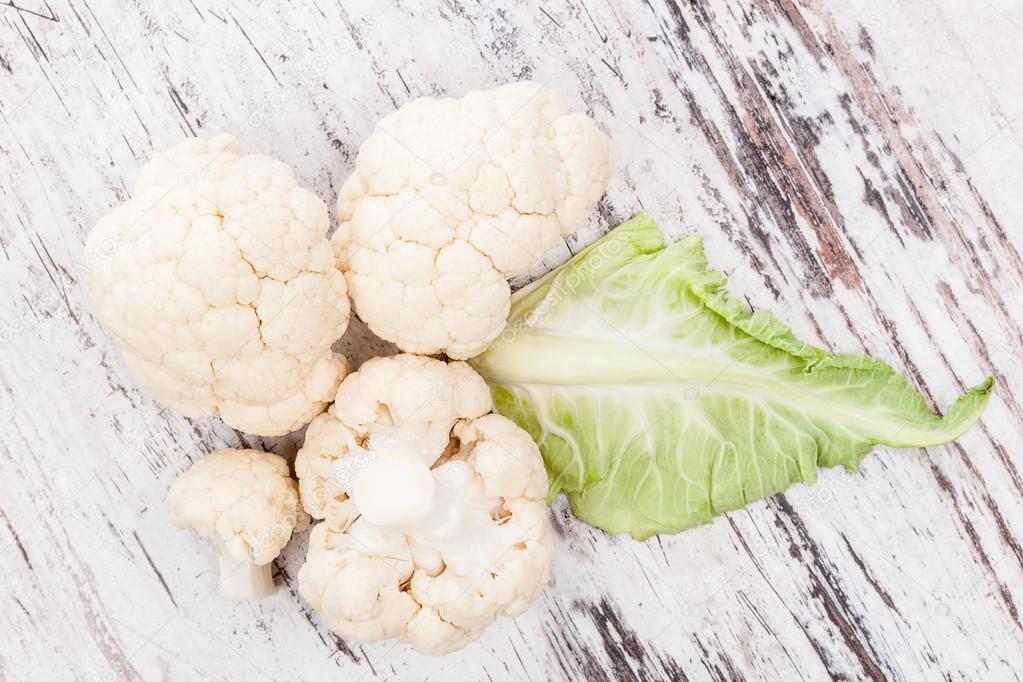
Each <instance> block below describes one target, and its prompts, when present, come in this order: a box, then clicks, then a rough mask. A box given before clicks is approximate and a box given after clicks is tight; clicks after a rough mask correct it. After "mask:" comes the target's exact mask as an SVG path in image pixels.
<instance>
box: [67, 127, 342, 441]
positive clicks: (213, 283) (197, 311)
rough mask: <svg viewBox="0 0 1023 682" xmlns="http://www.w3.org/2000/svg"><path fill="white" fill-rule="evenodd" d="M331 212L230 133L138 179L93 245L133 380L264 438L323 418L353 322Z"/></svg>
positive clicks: (110, 324) (177, 153)
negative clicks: (330, 232) (339, 347)
mask: <svg viewBox="0 0 1023 682" xmlns="http://www.w3.org/2000/svg"><path fill="white" fill-rule="evenodd" d="M328 226H329V222H328V218H327V208H326V205H325V204H324V203H323V201H321V200H320V199H319V198H317V197H316V196H315V195H314V194H312V193H311V192H309V191H308V190H306V189H304V188H302V187H300V186H299V185H298V184H297V182H296V179H295V174H294V172H293V171H292V170H291V168H289V167H288V166H287V165H285V164H283V163H281V162H280V161H276V160H274V159H271V158H269V157H266V156H261V155H256V154H249V155H245V154H243V153H242V150H241V146H240V145H239V143H238V141H237V140H236V139H235V138H233V137H231V136H229V135H220V136H217V137H213V138H211V139H208V140H206V139H199V138H193V139H188V140H185V141H183V142H181V143H180V144H178V145H176V146H175V147H173V148H171V149H170V150H168V151H166V152H164V153H160V154H157V155H156V156H154V157H153V159H152V160H150V161H149V162H148V163H147V164H146V165H145V166H144V167H143V168H142V170H141V172H140V174H139V178H138V181H137V182H136V185H135V189H134V192H133V194H132V197H131V198H130V199H129V200H128V201H127V202H125V203H124V204H122V205H120V206H118V207H117V208H115V209H114V210H113V211H112V212H111V213H109V214H108V215H106V216H105V217H103V218H102V219H101V220H100V221H99V222H98V223H97V225H96V226H95V227H94V228H93V230H92V231H91V233H90V234H89V238H88V240H87V242H86V246H85V259H84V266H85V272H86V276H85V282H86V285H87V286H88V288H89V292H90V294H91V296H92V299H93V302H94V308H95V312H96V315H97V317H98V318H99V320H100V322H101V323H102V324H103V326H104V327H105V328H106V329H107V331H108V332H109V333H110V334H111V335H112V336H113V337H114V338H115V339H116V340H117V341H118V342H119V344H120V345H121V346H122V349H123V351H124V355H125V358H126V360H127V362H128V364H129V366H130V367H131V369H132V371H133V373H134V375H135V377H136V378H137V379H138V381H139V383H141V384H142V385H143V386H144V387H145V388H146V389H148V390H149V391H150V392H152V393H153V394H154V395H155V396H156V397H157V398H158V399H159V400H161V401H162V402H164V403H166V404H168V405H170V406H171V407H173V408H174V409H176V410H178V411H179V412H181V413H183V414H185V415H186V416H190V417H197V416H202V415H208V414H213V413H215V412H218V411H219V412H220V416H221V417H222V418H223V420H224V421H225V422H227V424H229V425H230V426H232V427H234V428H237V429H240V430H242V431H247V432H249V433H254V434H258V435H262V436H276V435H282V434H285V433H288V432H290V431H293V430H295V429H297V428H300V427H301V426H303V425H304V424H307V423H308V422H309V420H310V419H312V418H313V417H314V416H315V415H317V414H319V413H320V412H322V411H323V410H324V408H325V407H326V404H327V403H328V402H329V401H330V400H331V398H332V397H333V394H334V392H335V391H336V390H337V386H338V384H339V383H340V381H341V379H343V378H344V376H345V374H346V373H347V364H346V362H345V359H344V357H343V356H341V355H336V354H334V353H333V352H331V345H332V344H333V343H334V341H335V340H337V339H338V338H339V337H340V336H341V335H342V334H343V333H344V331H345V329H346V328H347V326H348V320H349V303H348V295H347V286H346V284H345V280H344V276H343V275H342V274H341V273H340V272H339V271H338V269H337V267H336V266H335V261H334V256H333V252H332V249H331V246H330V242H329V241H327V239H326V233H327V229H328Z"/></svg>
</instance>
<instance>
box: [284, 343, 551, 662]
mask: <svg viewBox="0 0 1023 682" xmlns="http://www.w3.org/2000/svg"><path fill="white" fill-rule="evenodd" d="M490 409H491V399H490V394H489V392H488V390H487V386H486V384H485V383H484V382H483V380H482V378H480V376H479V375H478V374H476V372H474V371H473V370H472V369H471V368H470V367H469V366H468V365H466V364H465V363H462V362H453V363H450V364H445V363H444V362H442V361H440V360H434V359H431V358H427V357H421V356H415V355H397V356H391V357H386V358H375V359H373V360H370V361H369V362H367V363H366V364H365V365H363V367H362V368H361V369H360V370H359V371H358V372H355V373H354V374H352V375H351V376H349V377H348V378H347V379H345V381H344V382H343V383H342V384H341V387H340V388H339V389H338V394H337V400H336V401H335V403H334V405H333V406H332V407H331V409H330V411H329V412H328V413H327V414H322V415H320V416H319V417H317V418H316V419H314V420H313V422H312V423H311V424H310V425H309V430H308V431H307V434H306V441H305V444H304V445H303V447H302V449H301V450H300V451H299V453H298V457H297V459H296V461H295V470H296V473H297V474H298V477H299V485H300V487H301V490H302V499H303V503H304V504H305V506H306V510H307V511H308V512H309V513H310V514H311V515H312V516H313V517H315V518H318V519H325V522H324V523H321V524H319V525H318V526H316V528H314V529H313V532H312V534H311V535H310V539H309V553H308V556H307V560H306V563H305V565H303V566H302V568H301V570H300V571H299V576H298V578H299V590H300V591H301V593H302V595H303V596H304V597H305V599H306V600H307V601H308V602H309V603H310V604H311V605H312V606H313V608H315V609H317V610H319V611H320V612H321V613H322V614H323V616H324V618H325V619H326V621H327V624H328V625H329V626H330V628H331V629H332V630H333V631H334V632H336V633H337V634H339V635H340V636H342V637H354V638H357V639H364V640H375V639H385V638H400V639H403V640H405V641H407V642H409V643H411V644H412V645H413V646H414V647H415V648H416V649H417V650H418V651H420V652H422V653H427V654H434V655H440V654H445V653H448V652H451V651H454V650H456V649H460V648H461V647H464V646H465V645H466V644H468V643H469V642H470V641H472V640H473V639H475V638H476V637H478V636H479V635H480V634H481V633H482V632H483V630H484V629H485V628H486V627H487V626H488V625H489V624H490V623H492V622H493V621H494V619H495V618H496V617H497V616H499V615H505V616H511V617H514V616H517V615H519V614H520V613H522V612H523V611H525V610H526V608H527V607H528V606H529V605H530V604H531V603H532V602H533V601H534V600H535V599H536V598H537V597H538V596H539V595H540V593H541V592H542V591H543V587H544V585H545V584H546V583H547V580H548V579H549V577H550V567H551V559H552V556H553V542H552V539H551V535H550V526H549V524H548V520H547V510H546V506H545V504H544V495H545V494H546V492H547V475H546V473H545V471H544V468H543V461H542V460H541V458H540V451H539V449H538V448H537V446H536V444H535V443H534V442H533V441H532V440H531V439H530V437H529V435H528V434H527V433H526V432H525V431H523V430H522V429H520V428H519V427H518V426H516V425H515V424H514V423H512V422H511V421H509V420H508V419H505V418H504V417H502V416H500V415H496V414H488V413H489V412H490Z"/></svg>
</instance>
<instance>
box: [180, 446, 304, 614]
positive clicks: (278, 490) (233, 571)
mask: <svg viewBox="0 0 1023 682" xmlns="http://www.w3.org/2000/svg"><path fill="white" fill-rule="evenodd" d="M168 502H169V504H170V513H171V523H173V524H174V525H175V526H177V527H178V528H192V529H193V530H195V531H197V532H198V533H199V534H200V535H202V536H204V537H207V538H210V539H211V540H212V541H213V545H214V547H215V548H216V552H217V556H218V557H219V559H220V592H221V593H222V594H223V595H224V596H225V597H228V598H229V599H258V598H260V597H265V596H268V595H271V594H273V593H274V592H275V590H276V588H275V587H274V583H273V578H272V577H271V574H270V564H271V562H273V560H274V559H275V558H276V557H277V555H279V554H280V553H281V550H283V549H284V546H285V545H287V544H288V540H290V539H291V533H292V531H294V530H295V528H296V527H298V528H300V529H301V528H302V527H305V525H306V524H307V523H308V521H309V517H308V515H307V514H306V513H305V512H304V511H303V510H302V507H301V503H300V501H299V497H298V486H297V485H296V484H295V481H294V479H292V478H291V476H290V474H289V473H288V463H287V462H286V461H284V459H282V458H281V457H278V456H277V455H274V454H271V453H269V452H260V451H258V450H230V449H228V450H218V451H216V452H214V453H212V454H210V455H208V456H207V457H204V458H203V459H200V460H199V461H198V462H196V463H195V464H193V465H192V467H191V468H190V469H189V470H188V471H186V472H185V473H183V474H181V475H180V476H178V478H177V480H176V481H174V484H173V485H172V486H171V489H170V493H169V494H168Z"/></svg>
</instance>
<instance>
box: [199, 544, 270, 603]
mask: <svg viewBox="0 0 1023 682" xmlns="http://www.w3.org/2000/svg"><path fill="white" fill-rule="evenodd" d="M213 546H214V547H215V548H216V550H217V559H218V560H219V562H220V582H219V583H218V585H219V587H220V593H221V594H222V595H224V596H225V597H227V598H228V599H262V598H263V597H269V596H270V595H272V594H273V593H275V592H276V591H277V587H276V586H275V585H274V579H273V572H272V570H271V566H272V565H273V564H272V563H269V564H263V565H259V564H255V563H253V562H251V561H238V559H236V558H235V557H234V556H232V554H231V551H230V550H229V549H228V547H227V544H226V543H225V542H224V541H223V540H221V539H220V538H217V539H215V540H214V541H213Z"/></svg>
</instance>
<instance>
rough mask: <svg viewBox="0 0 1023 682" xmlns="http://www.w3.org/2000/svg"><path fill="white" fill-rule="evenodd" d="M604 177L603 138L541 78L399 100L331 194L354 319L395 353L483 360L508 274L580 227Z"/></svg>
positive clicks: (503, 306) (501, 317) (500, 321)
mask: <svg viewBox="0 0 1023 682" xmlns="http://www.w3.org/2000/svg"><path fill="white" fill-rule="evenodd" d="M610 175H611V162H610V154H609V151H608V142H607V137H606V136H605V135H604V133H603V132H601V131H600V130H599V129H598V128H597V126H596V124H595V123H594V122H593V121H592V120H591V119H590V118H589V117H588V116H586V115H585V114H582V113H569V111H568V106H567V104H566V103H565V101H564V100H563V99H562V98H561V96H560V95H558V94H557V93H556V92H554V91H552V90H549V89H547V88H545V87H543V86H541V85H539V84H537V83H531V82H521V83H511V84H508V85H504V86H501V87H499V88H495V89H493V90H479V91H474V92H470V93H469V94H468V95H466V96H465V97H463V98H461V99H450V98H440V99H437V98H433V97H424V98H421V99H417V100H415V101H413V102H410V103H409V104H406V105H405V106H403V107H402V108H400V109H399V110H398V111H396V112H394V113H392V114H390V115H389V116H386V117H385V118H384V119H383V120H381V121H380V123H379V124H378V125H377V129H376V131H375V132H374V133H373V134H372V135H370V137H369V138H368V139H367V140H366V141H365V142H364V143H363V145H362V147H361V148H360V150H359V156H358V158H357V160H356V168H355V173H354V174H353V175H352V176H351V177H350V178H348V180H347V181H346V182H345V184H344V186H343V187H342V188H341V196H340V197H339V199H338V213H339V216H340V219H341V225H340V228H339V229H338V231H337V233H336V234H335V236H334V238H333V241H334V244H335V249H336V250H337V252H338V258H339V262H340V263H342V265H343V269H345V270H346V273H347V274H346V276H347V279H348V286H349V288H350V289H351V295H352V299H353V300H354V302H355V308H356V311H357V312H358V314H359V316H360V317H361V318H362V319H363V320H364V321H365V322H366V324H368V325H369V327H370V329H372V330H373V332H374V333H376V334H377V335H378V336H380V337H382V338H384V339H386V340H388V341H393V342H394V343H395V344H397V345H398V347H399V348H401V349H402V350H404V351H408V352H413V353H424V354H433V353H438V352H444V353H446V354H447V355H448V356H450V357H452V358H457V359H464V358H470V357H473V356H475V355H478V354H479V353H480V352H482V351H483V350H484V349H485V348H486V347H487V344H489V343H490V342H491V341H493V340H494V339H495V338H496V337H497V336H498V335H499V334H500V333H501V330H502V329H503V328H504V323H505V319H506V317H507V315H508V309H509V298H510V295H511V290H510V288H509V286H508V282H507V279H508V278H509V277H512V276H514V275H516V274H519V273H522V272H524V271H526V270H528V269H529V268H530V267H531V266H533V265H534V264H535V263H537V262H538V261H539V260H540V259H541V258H542V257H543V255H544V253H546V252H547V251H548V250H549V249H550V248H551V247H553V246H554V245H555V244H556V243H557V241H558V240H559V239H560V238H561V236H562V235H566V234H569V233H571V232H574V231H575V230H577V229H579V228H580V227H581V226H582V225H583V223H584V222H585V220H586V216H587V214H588V212H589V211H590V209H591V208H592V207H593V205H594V204H596V202H597V200H598V199H600V196H601V195H602V194H603V193H604V190H605V189H606V188H607V184H608V181H609V179H610Z"/></svg>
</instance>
